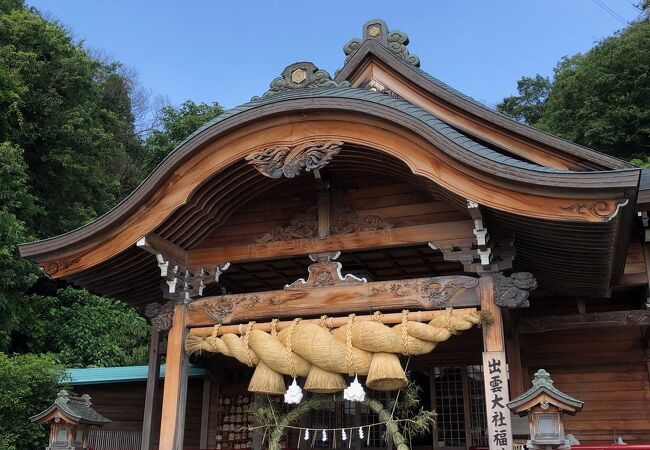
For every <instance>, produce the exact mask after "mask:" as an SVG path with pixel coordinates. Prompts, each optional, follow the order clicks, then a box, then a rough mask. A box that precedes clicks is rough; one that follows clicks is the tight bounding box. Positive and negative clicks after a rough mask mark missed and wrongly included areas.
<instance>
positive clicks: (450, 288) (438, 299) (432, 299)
mask: <svg viewBox="0 0 650 450" xmlns="http://www.w3.org/2000/svg"><path fill="white" fill-rule="evenodd" d="M477 285H478V278H472V277H434V278H420V279H416V280H405V281H395V282H394V283H391V284H390V285H389V286H388V287H385V288H384V287H382V288H374V287H373V288H372V289H371V290H370V296H374V295H378V294H386V293H391V294H393V295H394V296H395V297H407V296H410V295H418V296H420V297H422V298H423V299H424V300H426V301H427V302H428V303H429V304H430V305H431V306H437V307H446V306H448V305H449V300H450V299H451V297H452V296H453V295H454V294H455V293H456V292H457V291H458V290H460V289H472V288H475V287H476V286H477Z"/></svg>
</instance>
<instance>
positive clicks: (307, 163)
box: [246, 141, 343, 178]
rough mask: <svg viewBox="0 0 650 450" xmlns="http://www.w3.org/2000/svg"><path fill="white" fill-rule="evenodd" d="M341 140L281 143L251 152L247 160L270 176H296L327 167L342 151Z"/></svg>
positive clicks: (263, 173)
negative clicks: (294, 143)
mask: <svg viewBox="0 0 650 450" xmlns="http://www.w3.org/2000/svg"><path fill="white" fill-rule="evenodd" d="M342 145H343V142H341V141H308V142H303V143H301V144H296V145H293V146H287V145H280V146H276V147H270V148H267V149H264V150H260V151H257V152H254V153H251V154H250V155H248V156H247V157H246V161H248V163H249V164H250V165H252V166H253V167H255V168H256V169H257V170H258V171H259V172H260V173H261V174H262V175H264V176H267V177H269V178H282V177H283V176H285V177H287V178H294V177H296V176H298V175H300V173H301V172H302V171H303V170H304V171H305V172H310V171H312V170H317V169H321V168H323V167H325V166H326V165H327V164H328V163H329V162H330V161H331V160H332V158H333V157H334V155H336V154H337V153H339V152H340V151H341V146H342Z"/></svg>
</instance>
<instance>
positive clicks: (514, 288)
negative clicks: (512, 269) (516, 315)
mask: <svg viewBox="0 0 650 450" xmlns="http://www.w3.org/2000/svg"><path fill="white" fill-rule="evenodd" d="M536 288H537V280H535V277H533V274H532V273H530V272H516V273H513V274H512V275H510V276H509V277H506V276H503V275H501V274H495V275H494V303H496V304H497V305H499V306H501V307H507V308H525V307H528V306H530V303H529V302H528V295H529V294H530V291H533V290H535V289H536Z"/></svg>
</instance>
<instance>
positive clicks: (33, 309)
mask: <svg viewBox="0 0 650 450" xmlns="http://www.w3.org/2000/svg"><path fill="white" fill-rule="evenodd" d="M26 304H27V305H28V307H26V308H25V309H24V311H23V312H24V314H25V319H27V318H28V317H32V318H33V317H37V318H38V319H39V320H32V321H28V320H24V321H23V323H24V325H23V327H22V328H21V329H20V330H19V331H20V335H21V337H22V339H20V340H19V341H20V342H21V345H22V348H21V350H22V351H28V352H32V353H46V352H50V353H52V354H53V355H54V356H55V357H56V359H57V361H59V362H60V363H61V364H63V365H64V366H66V367H88V366H100V367H112V366H132V365H139V364H146V362H147V359H148V356H149V333H150V326H149V325H148V324H147V322H146V320H145V319H144V318H143V317H142V316H140V315H139V314H138V313H137V311H136V310H135V309H134V308H133V307H131V306H129V305H127V304H125V303H122V302H119V301H114V300H111V299H106V298H103V297H99V296H97V295H93V294H90V293H89V292H88V291H86V290H84V289H74V288H72V287H68V288H65V289H61V290H59V291H58V292H57V294H56V296H39V295H33V296H31V297H29V298H28V299H27V302H26ZM54 324H55V325H54ZM14 339H15V340H17V339H16V337H14Z"/></svg>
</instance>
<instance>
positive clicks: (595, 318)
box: [517, 309, 650, 333]
mask: <svg viewBox="0 0 650 450" xmlns="http://www.w3.org/2000/svg"><path fill="white" fill-rule="evenodd" d="M645 325H650V310H645V309H641V310H631V311H610V312H595V313H586V314H571V315H565V316H544V317H535V318H532V319H520V320H519V323H518V324H517V331H518V332H519V333H544V332H547V331H557V330H571V329H576V328H600V327H613V326H645Z"/></svg>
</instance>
